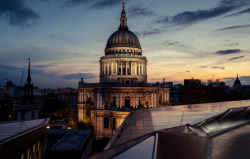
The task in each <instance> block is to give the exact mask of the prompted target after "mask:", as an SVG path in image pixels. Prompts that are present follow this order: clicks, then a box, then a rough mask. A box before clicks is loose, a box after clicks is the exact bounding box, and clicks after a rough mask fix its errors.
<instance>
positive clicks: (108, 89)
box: [78, 4, 170, 139]
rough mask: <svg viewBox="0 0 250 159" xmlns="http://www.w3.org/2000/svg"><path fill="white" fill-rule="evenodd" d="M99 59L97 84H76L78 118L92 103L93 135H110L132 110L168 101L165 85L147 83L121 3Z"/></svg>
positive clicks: (144, 62)
mask: <svg viewBox="0 0 250 159" xmlns="http://www.w3.org/2000/svg"><path fill="white" fill-rule="evenodd" d="M99 62H100V83H84V81H83V79H82V80H81V81H80V82H79V87H78V103H79V104H78V120H79V121H84V113H83V112H84V110H83V109H84V106H85V104H86V103H92V104H93V105H94V111H93V112H92V115H93V117H92V122H94V134H95V135H96V138H97V139H99V138H103V137H111V136H112V134H113V133H114V131H115V130H116V129H117V128H118V127H119V126H120V124H121V123H122V122H123V120H124V119H125V118H126V116H127V115H128V114H129V112H130V111H131V110H132V109H136V108H139V107H157V106H159V105H168V104H169V89H170V88H169V87H168V85H167V84H166V83H165V82H163V83H161V84H160V83H156V84H155V83H154V84H152V83H147V58H146V57H145V56H142V49H141V45H140V42H139V39H138V38H137V36H136V35H135V34H134V33H133V32H131V31H129V29H128V26H127V17H126V12H125V9H124V4H123V8H122V12H121V18H120V26H119V28H118V30H117V31H115V32H114V33H113V34H112V35H111V36H110V37H109V39H108V41H107V45H106V48H105V56H102V57H101V58H100V60H99Z"/></svg>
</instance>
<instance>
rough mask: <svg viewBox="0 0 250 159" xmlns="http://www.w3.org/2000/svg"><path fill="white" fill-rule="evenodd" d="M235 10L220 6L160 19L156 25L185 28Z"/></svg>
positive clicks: (230, 7)
mask: <svg viewBox="0 0 250 159" xmlns="http://www.w3.org/2000/svg"><path fill="white" fill-rule="evenodd" d="M233 9H235V7H234V6H220V7H217V8H212V9H208V10H197V11H185V12H182V13H179V14H176V15H174V16H172V17H169V16H165V17H160V18H159V19H158V20H156V23H161V24H168V25H174V26H175V25H180V26H185V25H190V24H194V23H198V22H200V21H203V20H207V19H210V18H213V17H216V16H219V15H222V14H224V13H227V12H229V11H232V10H233Z"/></svg>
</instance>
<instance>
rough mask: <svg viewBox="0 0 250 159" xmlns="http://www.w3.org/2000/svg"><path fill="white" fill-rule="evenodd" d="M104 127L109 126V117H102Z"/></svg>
mask: <svg viewBox="0 0 250 159" xmlns="http://www.w3.org/2000/svg"><path fill="white" fill-rule="evenodd" d="M104 128H109V118H108V117H104Z"/></svg>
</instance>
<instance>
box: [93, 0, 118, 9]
mask: <svg viewBox="0 0 250 159" xmlns="http://www.w3.org/2000/svg"><path fill="white" fill-rule="evenodd" d="M119 4H120V5H121V1H119V0H102V1H100V2H96V3H95V4H93V5H92V6H91V7H90V8H92V9H103V8H108V7H113V6H116V5H119Z"/></svg>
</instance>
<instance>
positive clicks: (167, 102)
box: [166, 88, 170, 104]
mask: <svg viewBox="0 0 250 159" xmlns="http://www.w3.org/2000/svg"><path fill="white" fill-rule="evenodd" d="M169 91H170V89H169V88H167V93H166V94H167V101H166V104H169Z"/></svg>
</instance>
